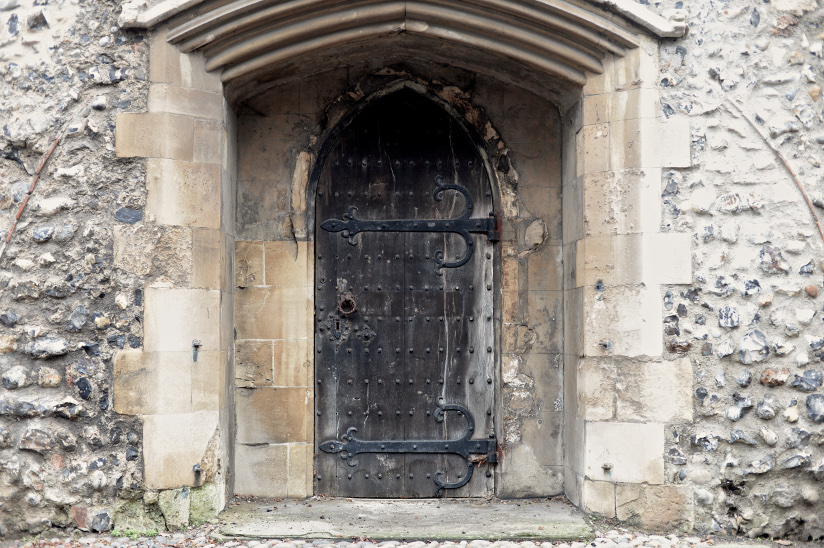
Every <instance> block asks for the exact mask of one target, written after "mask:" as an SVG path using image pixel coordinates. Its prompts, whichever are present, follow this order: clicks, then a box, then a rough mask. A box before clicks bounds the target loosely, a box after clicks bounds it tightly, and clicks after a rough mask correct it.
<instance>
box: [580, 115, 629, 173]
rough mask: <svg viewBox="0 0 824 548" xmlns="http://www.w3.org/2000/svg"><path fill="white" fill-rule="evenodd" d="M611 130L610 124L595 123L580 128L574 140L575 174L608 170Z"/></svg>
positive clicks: (611, 139)
mask: <svg viewBox="0 0 824 548" xmlns="http://www.w3.org/2000/svg"><path fill="white" fill-rule="evenodd" d="M613 131H614V130H613V129H612V127H611V124H596V125H594V126H584V127H583V128H581V131H579V132H578V135H577V136H576V140H575V150H576V155H577V158H576V161H575V164H576V166H577V173H576V175H577V176H579V177H580V176H582V175H584V174H585V173H598V172H601V171H609V169H610V151H611V148H610V147H611V144H612V141H613V138H612V137H611V133H612V132H613ZM621 146H623V142H622V143H621Z"/></svg>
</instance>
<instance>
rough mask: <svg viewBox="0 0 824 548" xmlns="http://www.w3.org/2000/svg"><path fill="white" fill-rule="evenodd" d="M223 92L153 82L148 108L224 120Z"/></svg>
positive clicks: (150, 88)
mask: <svg viewBox="0 0 824 548" xmlns="http://www.w3.org/2000/svg"><path fill="white" fill-rule="evenodd" d="M223 100H224V99H223V94H222V93H216V92H212V91H202V90H199V89H192V88H186V87H181V86H176V85H173V84H151V85H150V86H149V99H148V104H147V110H148V111H149V112H170V113H172V114H182V115H184V116H192V117H194V118H209V119H212V120H219V121H221V120H223Z"/></svg>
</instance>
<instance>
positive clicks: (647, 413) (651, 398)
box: [614, 358, 692, 422]
mask: <svg viewBox="0 0 824 548" xmlns="http://www.w3.org/2000/svg"><path fill="white" fill-rule="evenodd" d="M614 381H615V388H616V391H617V392H616V393H617V398H616V399H617V404H616V411H617V419H618V420H620V421H630V420H633V421H645V422H646V421H648V422H670V421H674V420H678V421H687V422H690V421H692V363H691V362H690V359H689V358H681V359H678V360H671V361H652V362H638V361H631V362H621V363H620V365H619V366H618V371H617V375H615V377H614Z"/></svg>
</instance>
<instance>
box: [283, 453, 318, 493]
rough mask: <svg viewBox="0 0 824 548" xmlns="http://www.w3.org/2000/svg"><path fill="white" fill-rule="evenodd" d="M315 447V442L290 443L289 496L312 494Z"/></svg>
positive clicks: (287, 489)
mask: <svg viewBox="0 0 824 548" xmlns="http://www.w3.org/2000/svg"><path fill="white" fill-rule="evenodd" d="M314 449H315V446H314V445H313V444H300V443H290V444H289V477H288V479H287V482H288V483H287V488H286V491H287V493H288V496H289V497H292V498H296V499H302V498H306V497H311V496H312V476H313V474H312V471H313V469H314V460H313V459H314Z"/></svg>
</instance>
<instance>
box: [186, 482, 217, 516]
mask: <svg viewBox="0 0 824 548" xmlns="http://www.w3.org/2000/svg"><path fill="white" fill-rule="evenodd" d="M219 512H220V493H219V492H218V488H217V485H216V484H215V483H207V484H205V485H202V486H201V487H196V488H194V489H190V491H189V521H190V522H191V523H192V524H198V523H203V522H205V521H207V520H210V519H214V518H216V517H217V515H218V513H219Z"/></svg>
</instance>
